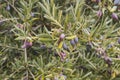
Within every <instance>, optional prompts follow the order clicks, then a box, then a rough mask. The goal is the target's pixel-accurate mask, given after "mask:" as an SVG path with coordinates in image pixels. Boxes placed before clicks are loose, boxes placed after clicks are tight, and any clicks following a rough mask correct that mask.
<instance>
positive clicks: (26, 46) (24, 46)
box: [22, 41, 32, 48]
mask: <svg viewBox="0 0 120 80" xmlns="http://www.w3.org/2000/svg"><path fill="white" fill-rule="evenodd" d="M31 46H32V42H29V41H24V44H23V46H22V48H28V47H31Z"/></svg>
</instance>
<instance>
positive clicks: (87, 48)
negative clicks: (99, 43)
mask: <svg viewBox="0 0 120 80" xmlns="http://www.w3.org/2000/svg"><path fill="white" fill-rule="evenodd" d="M91 49H92V46H91V45H90V44H87V45H86V51H87V52H90V51H91Z"/></svg>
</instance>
